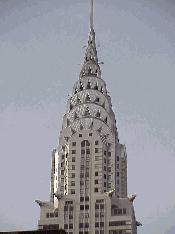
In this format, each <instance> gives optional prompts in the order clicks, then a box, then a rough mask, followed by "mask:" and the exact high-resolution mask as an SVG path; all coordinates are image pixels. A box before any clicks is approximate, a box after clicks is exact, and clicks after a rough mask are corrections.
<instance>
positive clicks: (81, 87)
mask: <svg viewBox="0 0 175 234" xmlns="http://www.w3.org/2000/svg"><path fill="white" fill-rule="evenodd" d="M82 90H83V85H82V83H80V91H82Z"/></svg>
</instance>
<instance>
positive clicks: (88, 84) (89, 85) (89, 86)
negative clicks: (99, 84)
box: [86, 80, 91, 89]
mask: <svg viewBox="0 0 175 234" xmlns="http://www.w3.org/2000/svg"><path fill="white" fill-rule="evenodd" d="M86 88H87V89H90V88H91V83H90V81H89V80H88V83H87V86H86Z"/></svg>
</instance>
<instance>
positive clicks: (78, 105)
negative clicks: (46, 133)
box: [36, 0, 140, 234]
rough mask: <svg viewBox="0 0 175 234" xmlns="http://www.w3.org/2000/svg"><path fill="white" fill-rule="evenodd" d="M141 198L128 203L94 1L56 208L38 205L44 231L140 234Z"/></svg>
mask: <svg viewBox="0 0 175 234" xmlns="http://www.w3.org/2000/svg"><path fill="white" fill-rule="evenodd" d="M135 196H136V195H133V196H131V197H127V153H126V147H125V146H124V145H122V144H120V142H119V138H118V132H117V128H116V120H115V115H114V112H113V110H112V104H111V98H110V96H109V95H108V92H107V89H106V83H105V81H104V80H103V79H102V78H101V71H100V66H99V63H98V58H97V50H96V45H95V32H94V29H93V0H91V17H90V31H89V34H88V44H87V48H86V52H85V56H84V64H83V66H82V68H81V71H80V75H79V80H78V81H77V82H76V83H75V85H74V87H73V91H72V96H71V97H70V98H69V100H68V102H67V109H66V114H65V115H64V117H63V126H62V130H61V132H60V137H59V146H58V148H57V149H53V151H52V170H51V196H50V202H43V201H40V200H36V202H37V203H38V204H39V205H40V207H41V215H40V220H39V221H38V227H39V229H45V228H50V229H54V228H63V229H65V230H66V232H67V233H69V234H78V233H79V234H108V233H109V234H118V233H120V234H125V233H128V234H129V233H130V234H131V233H132V234H136V233H137V225H140V223H139V222H137V221H136V220H135V213H134V209H133V200H134V198H135Z"/></svg>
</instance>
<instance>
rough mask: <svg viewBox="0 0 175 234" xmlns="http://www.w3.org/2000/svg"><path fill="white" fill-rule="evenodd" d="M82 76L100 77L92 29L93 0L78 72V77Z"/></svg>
mask: <svg viewBox="0 0 175 234" xmlns="http://www.w3.org/2000/svg"><path fill="white" fill-rule="evenodd" d="M84 76H96V77H98V78H101V71H100V67H99V65H98V58H97V50H96V45H95V32H94V29H93V0H91V14H90V30H89V34H88V44H87V49H86V52H85V56H84V64H83V67H82V69H81V72H80V79H81V78H82V77H84Z"/></svg>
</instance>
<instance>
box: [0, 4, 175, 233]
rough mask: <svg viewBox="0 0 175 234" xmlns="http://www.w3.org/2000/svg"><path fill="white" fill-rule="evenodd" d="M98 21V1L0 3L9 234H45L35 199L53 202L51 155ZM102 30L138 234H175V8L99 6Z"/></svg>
mask: <svg viewBox="0 0 175 234" xmlns="http://www.w3.org/2000/svg"><path fill="white" fill-rule="evenodd" d="M89 13H90V0H86V1H85V0H84V1H78V0H71V1H70V0H69V1H68V0H64V1H60V0H52V1H51V0H50V1H48V0H30V1H29V0H2V1H0V74H1V75H0V149H1V153H0V159H1V160H0V188H1V196H0V230H26V229H36V228H37V220H38V219H39V215H40V208H39V206H38V205H37V204H36V203H35V202H34V200H35V199H41V200H49V199H50V176H51V175H50V173H51V153H52V149H53V148H57V146H58V137H59V132H60V130H61V128H62V117H63V115H64V113H65V109H66V102H67V99H68V95H69V94H71V92H72V87H73V84H74V83H75V82H76V81H77V80H78V76H79V72H80V69H81V65H78V63H83V57H84V52H85V48H83V46H85V45H86V44H87V35H88V31H89ZM94 29H95V32H96V44H97V51H98V58H99V62H104V63H105V64H104V65H102V66H101V70H102V78H103V79H104V80H105V81H106V83H107V90H108V91H109V92H110V95H111V98H112V104H113V110H114V112H115V114H116V120H117V128H118V132H119V138H120V143H123V144H125V145H126V148H127V153H128V195H130V194H133V193H136V194H137V197H136V199H135V201H134V206H135V212H136V218H137V219H138V221H140V222H141V223H142V224H143V226H142V227H138V234H148V233H150V234H164V233H165V234H174V233H175V173H174V169H175V124H174V119H175V110H174V106H175V105H174V103H175V93H174V85H175V82H174V78H173V77H174V74H175V57H174V55H175V40H174V38H175V2H174V1H170V0H120V1H119V0H108V1H104V0H94ZM98 45H99V46H98Z"/></svg>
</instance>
